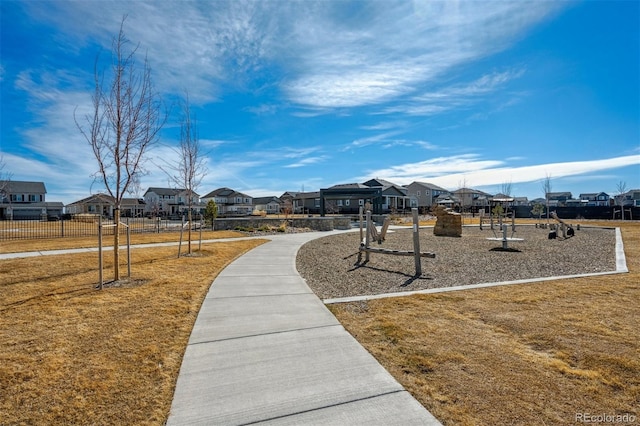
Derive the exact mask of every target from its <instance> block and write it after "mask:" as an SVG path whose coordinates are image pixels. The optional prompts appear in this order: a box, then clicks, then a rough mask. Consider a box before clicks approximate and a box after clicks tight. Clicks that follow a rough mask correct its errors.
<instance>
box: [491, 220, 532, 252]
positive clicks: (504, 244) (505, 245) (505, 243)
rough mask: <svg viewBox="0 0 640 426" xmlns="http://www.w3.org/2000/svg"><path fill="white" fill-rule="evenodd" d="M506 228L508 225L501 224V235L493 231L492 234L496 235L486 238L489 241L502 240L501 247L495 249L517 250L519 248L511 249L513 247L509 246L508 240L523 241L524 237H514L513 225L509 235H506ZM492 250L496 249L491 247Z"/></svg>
mask: <svg viewBox="0 0 640 426" xmlns="http://www.w3.org/2000/svg"><path fill="white" fill-rule="evenodd" d="M507 228H508V225H506V224H503V225H502V237H498V236H497V235H496V234H495V231H494V235H496V236H495V237H493V238H487V240H490V241H502V249H500V250H497V251H519V250H516V249H513V248H509V242H516V241H524V238H514V237H513V234H514V233H515V225H514V226H513V228H512V232H511V237H507ZM493 250H496V249H493Z"/></svg>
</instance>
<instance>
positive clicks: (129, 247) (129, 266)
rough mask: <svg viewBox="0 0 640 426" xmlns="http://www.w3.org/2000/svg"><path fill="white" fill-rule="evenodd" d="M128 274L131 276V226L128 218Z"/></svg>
mask: <svg viewBox="0 0 640 426" xmlns="http://www.w3.org/2000/svg"><path fill="white" fill-rule="evenodd" d="M127 276H128V277H129V278H131V228H130V227H129V218H127Z"/></svg>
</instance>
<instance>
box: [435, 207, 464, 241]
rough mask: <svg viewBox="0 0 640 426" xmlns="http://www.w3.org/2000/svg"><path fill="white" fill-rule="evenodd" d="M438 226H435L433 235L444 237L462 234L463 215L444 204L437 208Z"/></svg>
mask: <svg viewBox="0 0 640 426" xmlns="http://www.w3.org/2000/svg"><path fill="white" fill-rule="evenodd" d="M435 214H436V216H437V218H438V219H437V221H436V226H434V227H433V235H437V236H442V237H461V236H462V216H460V214H459V213H456V212H452V211H450V210H449V209H446V208H444V207H442V206H438V207H437V208H436V211H435Z"/></svg>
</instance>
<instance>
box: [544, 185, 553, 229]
mask: <svg viewBox="0 0 640 426" xmlns="http://www.w3.org/2000/svg"><path fill="white" fill-rule="evenodd" d="M551 188H552V186H551V175H550V174H548V173H547V175H546V176H545V178H544V179H543V181H542V191H543V192H544V199H545V202H546V205H547V222H548V221H549V194H550V193H551Z"/></svg>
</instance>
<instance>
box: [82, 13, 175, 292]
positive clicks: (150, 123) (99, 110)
mask: <svg viewBox="0 0 640 426" xmlns="http://www.w3.org/2000/svg"><path fill="white" fill-rule="evenodd" d="M125 19H126V17H125V18H123V19H122V22H121V24H120V31H119V33H118V35H117V36H116V37H114V39H113V41H112V52H111V69H110V71H111V72H110V73H109V75H108V76H105V75H103V73H101V72H100V71H99V70H98V59H96V66H95V69H94V83H95V89H94V93H93V96H92V111H91V113H89V114H87V115H85V117H84V120H83V123H80V122H78V119H77V118H76V117H74V118H76V125H77V127H78V129H79V130H80V132H81V133H82V134H83V136H84V137H85V138H86V140H87V142H88V143H89V145H90V146H91V149H92V150H93V154H94V156H95V158H96V160H97V162H98V171H97V172H96V173H95V175H94V178H95V179H96V180H98V181H100V182H101V183H103V184H104V186H105V189H106V191H107V193H108V194H109V195H111V197H113V200H114V204H115V205H114V218H113V220H114V225H115V229H114V241H113V245H114V250H113V263H114V279H115V280H116V281H117V280H119V279H120V267H119V265H120V262H119V260H120V255H119V250H118V247H119V245H120V208H121V205H122V198H123V197H124V196H125V194H127V192H128V191H129V190H130V188H131V186H132V185H135V184H136V183H137V182H138V179H139V177H140V176H141V175H143V174H144V162H145V155H146V153H147V150H148V149H149V148H150V147H151V146H152V145H153V144H154V143H155V142H156V141H157V138H158V132H159V131H160V129H161V128H162V126H163V125H164V123H165V121H166V117H167V114H166V112H164V109H163V107H162V102H161V99H160V96H159V95H158V94H157V93H156V92H155V91H154V88H153V84H152V81H151V68H150V66H149V63H148V61H147V59H146V57H145V60H144V63H143V64H141V66H139V65H138V64H137V63H136V61H135V56H136V53H137V50H138V46H136V47H134V48H133V49H131V50H126V49H127V45H128V44H129V40H128V39H127V38H126V37H125V34H124V22H125ZM105 80H106V82H105Z"/></svg>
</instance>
